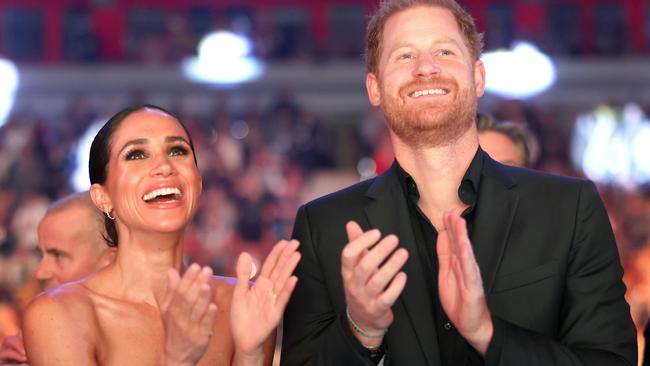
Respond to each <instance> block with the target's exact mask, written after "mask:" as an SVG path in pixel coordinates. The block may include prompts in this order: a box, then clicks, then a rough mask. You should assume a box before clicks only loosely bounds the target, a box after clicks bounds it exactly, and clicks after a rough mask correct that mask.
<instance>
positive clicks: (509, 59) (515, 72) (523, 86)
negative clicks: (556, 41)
mask: <svg viewBox="0 0 650 366" xmlns="http://www.w3.org/2000/svg"><path fill="white" fill-rule="evenodd" d="M481 60H482V61H483V63H484V64H485V73H486V85H485V90H486V91H487V92H489V93H494V94H497V95H500V96H503V97H506V98H516V99H526V98H530V97H533V96H535V95H538V94H540V93H542V92H544V91H546V90H547V89H549V88H550V87H551V86H552V85H553V83H554V82H555V78H556V75H555V66H554V65H553V62H552V61H551V59H550V58H549V57H548V56H546V55H545V54H543V53H542V52H540V51H539V50H537V48H536V47H535V46H533V45H532V44H529V43H525V42H522V43H517V44H515V46H514V47H513V49H512V50H510V51H503V50H499V51H494V52H486V53H485V54H483V57H481Z"/></svg>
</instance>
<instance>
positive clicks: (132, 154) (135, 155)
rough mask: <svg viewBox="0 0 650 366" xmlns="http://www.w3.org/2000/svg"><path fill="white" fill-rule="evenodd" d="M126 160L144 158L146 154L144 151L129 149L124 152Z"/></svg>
mask: <svg viewBox="0 0 650 366" xmlns="http://www.w3.org/2000/svg"><path fill="white" fill-rule="evenodd" d="M125 156H126V160H138V159H143V158H146V157H147V155H146V154H145V153H144V151H142V150H137V149H136V150H131V151H129V152H128V153H126V155H125Z"/></svg>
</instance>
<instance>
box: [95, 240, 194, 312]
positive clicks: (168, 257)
mask: <svg viewBox="0 0 650 366" xmlns="http://www.w3.org/2000/svg"><path fill="white" fill-rule="evenodd" d="M118 236H119V238H120V240H119V244H118V250H117V256H116V258H115V262H113V264H111V265H110V266H109V267H107V269H106V275H107V276H110V277H112V278H113V280H111V281H110V282H109V283H110V284H111V286H110V287H111V288H110V292H111V293H112V295H113V296H116V297H119V298H123V299H127V300H129V301H134V302H142V301H144V302H147V303H150V304H152V305H155V306H157V303H158V301H160V300H161V299H162V297H163V296H164V294H165V292H166V290H167V284H168V281H169V277H168V276H169V274H168V272H169V270H170V269H175V270H176V271H178V272H179V273H181V274H182V273H183V272H184V271H185V268H184V264H183V232H179V233H151V232H141V231H134V230H129V231H126V230H120V232H118Z"/></svg>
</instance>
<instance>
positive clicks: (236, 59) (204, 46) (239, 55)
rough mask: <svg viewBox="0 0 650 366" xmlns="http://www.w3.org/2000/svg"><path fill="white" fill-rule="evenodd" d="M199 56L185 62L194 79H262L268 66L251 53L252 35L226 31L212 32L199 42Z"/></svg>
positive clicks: (225, 81) (229, 81)
mask: <svg viewBox="0 0 650 366" xmlns="http://www.w3.org/2000/svg"><path fill="white" fill-rule="evenodd" d="M198 48H199V49H198V58H194V57H193V58H189V59H186V60H184V61H183V64H182V68H183V73H184V74H185V76H186V77H187V78H189V79H190V80H193V81H198V82H203V83H214V84H236V83H243V82H247V81H252V80H255V79H257V78H259V77H260V76H261V75H262V73H263V72H264V65H263V63H262V62H260V61H259V60H257V59H255V58H254V57H252V56H251V55H250V53H251V50H252V46H251V42H250V40H249V39H248V38H246V37H244V36H241V35H238V34H235V33H231V32H226V31H219V32H214V33H210V34H208V35H207V36H205V38H203V39H202V40H201V42H199V47H198Z"/></svg>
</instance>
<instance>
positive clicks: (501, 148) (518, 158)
mask: <svg viewBox="0 0 650 366" xmlns="http://www.w3.org/2000/svg"><path fill="white" fill-rule="evenodd" d="M476 124H477V126H478V131H479V135H478V138H479V143H480V145H481V148H482V149H483V150H485V152H487V153H488V155H490V156H491V157H492V158H493V159H494V160H496V161H498V162H500V163H502V164H507V165H514V166H520V167H532V166H534V165H535V163H536V162H537V158H538V157H539V142H538V141H537V139H536V138H535V136H534V135H533V134H532V133H531V132H530V131H529V130H528V128H527V127H526V126H525V125H523V124H521V123H516V122H509V121H504V122H497V121H496V120H495V119H494V118H493V117H491V116H488V115H486V114H479V115H478V116H477V118H476Z"/></svg>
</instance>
